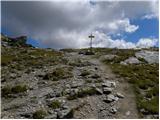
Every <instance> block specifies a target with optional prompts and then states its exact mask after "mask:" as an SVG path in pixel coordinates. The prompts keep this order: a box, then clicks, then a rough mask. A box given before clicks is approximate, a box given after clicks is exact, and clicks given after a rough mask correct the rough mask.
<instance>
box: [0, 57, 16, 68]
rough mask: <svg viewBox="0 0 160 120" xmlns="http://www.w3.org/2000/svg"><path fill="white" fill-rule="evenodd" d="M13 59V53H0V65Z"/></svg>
mask: <svg viewBox="0 0 160 120" xmlns="http://www.w3.org/2000/svg"><path fill="white" fill-rule="evenodd" d="M14 60H15V56H13V55H1V65H2V66H5V65H8V64H9V63H11V62H13V61H14Z"/></svg>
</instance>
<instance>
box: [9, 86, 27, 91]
mask: <svg viewBox="0 0 160 120" xmlns="http://www.w3.org/2000/svg"><path fill="white" fill-rule="evenodd" d="M25 91H27V85H16V86H14V87H12V93H21V92H25Z"/></svg>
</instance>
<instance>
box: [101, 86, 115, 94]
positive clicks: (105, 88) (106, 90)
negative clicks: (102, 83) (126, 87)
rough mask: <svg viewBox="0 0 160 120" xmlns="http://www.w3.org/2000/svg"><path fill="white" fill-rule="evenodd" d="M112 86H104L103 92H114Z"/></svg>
mask: <svg viewBox="0 0 160 120" xmlns="http://www.w3.org/2000/svg"><path fill="white" fill-rule="evenodd" d="M112 90H113V89H112V88H109V87H104V88H103V93H105V94H109V93H111V92H112Z"/></svg>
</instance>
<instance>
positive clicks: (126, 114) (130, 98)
mask: <svg viewBox="0 0 160 120" xmlns="http://www.w3.org/2000/svg"><path fill="white" fill-rule="evenodd" d="M83 59H85V60H88V61H89V62H91V63H93V64H95V65H96V66H98V69H99V70H100V71H101V75H102V76H101V77H104V78H105V79H106V80H111V81H114V82H115V83H116V89H115V93H116V92H119V93H121V94H122V95H124V98H123V99H119V100H118V102H116V103H115V104H114V105H113V106H114V107H116V108H117V112H116V113H115V114H112V115H111V114H110V113H109V112H107V111H108V110H109V109H108V110H107V108H109V106H108V105H107V104H102V103H101V102H103V101H101V98H98V96H94V97H93V96H92V97H88V98H84V99H87V101H88V105H86V106H85V107H82V108H81V109H80V113H81V114H82V115H83V118H102V119H103V118H121V119H123V118H125V119H127V118H130V119H134V118H139V116H138V111H137V108H136V103H135V95H134V93H133V90H132V88H131V85H130V84H129V83H128V82H127V81H126V80H125V79H123V78H120V77H119V76H117V75H115V74H114V73H113V72H112V70H111V69H110V67H109V66H107V65H105V64H103V63H102V62H100V60H99V59H96V58H94V59H93V58H92V57H91V56H83ZM103 105H106V108H104V106H103ZM110 106H112V105H110ZM103 108H104V109H105V111H103ZM88 111H89V112H88ZM77 115H78V114H77ZM81 117H82V116H81ZM78 118H79V117H78Z"/></svg>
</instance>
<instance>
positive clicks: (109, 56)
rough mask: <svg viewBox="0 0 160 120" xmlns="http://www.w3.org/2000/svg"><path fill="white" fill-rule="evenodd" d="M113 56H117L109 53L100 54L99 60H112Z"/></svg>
mask: <svg viewBox="0 0 160 120" xmlns="http://www.w3.org/2000/svg"><path fill="white" fill-rule="evenodd" d="M115 57H117V55H112V54H109V55H104V56H102V57H101V58H100V59H101V60H113V59H114V58H115Z"/></svg>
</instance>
